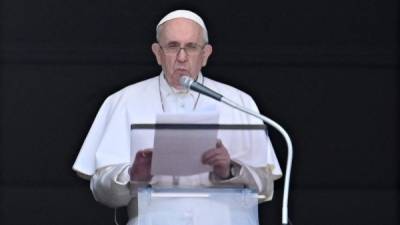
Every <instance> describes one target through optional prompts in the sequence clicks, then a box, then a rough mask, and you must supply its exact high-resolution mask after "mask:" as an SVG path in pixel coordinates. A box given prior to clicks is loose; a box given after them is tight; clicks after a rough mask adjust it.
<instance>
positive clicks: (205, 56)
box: [202, 44, 212, 66]
mask: <svg viewBox="0 0 400 225" xmlns="http://www.w3.org/2000/svg"><path fill="white" fill-rule="evenodd" d="M211 53H212V46H211V45H210V44H207V45H206V46H204V49H203V62H202V65H203V66H206V65H207V60H208V57H210V55H211Z"/></svg>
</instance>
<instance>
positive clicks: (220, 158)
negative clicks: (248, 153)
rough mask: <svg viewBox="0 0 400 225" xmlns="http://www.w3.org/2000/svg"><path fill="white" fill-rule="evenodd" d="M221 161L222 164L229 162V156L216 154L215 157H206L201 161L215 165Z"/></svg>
mask: <svg viewBox="0 0 400 225" xmlns="http://www.w3.org/2000/svg"><path fill="white" fill-rule="evenodd" d="M221 162H222V163H224V164H228V163H229V162H230V158H229V157H226V156H224V155H217V156H215V157H212V158H209V159H207V160H206V161H204V162H203V163H204V164H207V165H211V166H215V165H216V164H219V163H221Z"/></svg>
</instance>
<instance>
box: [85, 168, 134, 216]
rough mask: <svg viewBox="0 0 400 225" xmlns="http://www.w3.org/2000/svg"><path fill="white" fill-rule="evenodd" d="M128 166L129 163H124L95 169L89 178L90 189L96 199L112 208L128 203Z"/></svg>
mask: <svg viewBox="0 0 400 225" xmlns="http://www.w3.org/2000/svg"><path fill="white" fill-rule="evenodd" d="M129 166H130V164H129V163H126V164H119V165H111V166H107V167H103V168H99V169H97V170H96V172H95V174H94V175H93V176H92V178H91V179H90V189H91V190H92V193H93V196H94V198H95V199H96V201H98V202H100V203H103V204H104V205H107V206H109V207H113V208H116V207H121V206H125V205H127V204H128V203H129V201H130V200H131V193H130V189H129V174H128V169H129Z"/></svg>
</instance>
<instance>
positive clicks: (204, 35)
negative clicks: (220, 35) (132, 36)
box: [156, 24, 208, 44]
mask: <svg viewBox="0 0 400 225" xmlns="http://www.w3.org/2000/svg"><path fill="white" fill-rule="evenodd" d="M163 27H164V24H161V25H159V26H158V27H157V28H156V39H157V42H160V36H161V31H162V29H163ZM201 29H202V30H203V32H202V33H203V41H204V44H208V32H207V30H206V29H204V28H203V27H202V28H201Z"/></svg>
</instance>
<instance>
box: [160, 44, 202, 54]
mask: <svg viewBox="0 0 400 225" xmlns="http://www.w3.org/2000/svg"><path fill="white" fill-rule="evenodd" d="M159 45H160V48H161V49H162V50H163V51H164V53H165V54H170V55H176V54H178V53H179V52H180V51H181V49H183V50H184V51H185V52H186V54H188V55H198V54H200V52H201V51H202V50H203V49H204V47H205V46H206V45H207V44H204V45H199V44H197V43H188V44H186V45H185V46H184V47H181V45H180V44H179V43H177V42H171V43H168V44H167V45H165V46H162V45H161V44H159Z"/></svg>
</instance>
